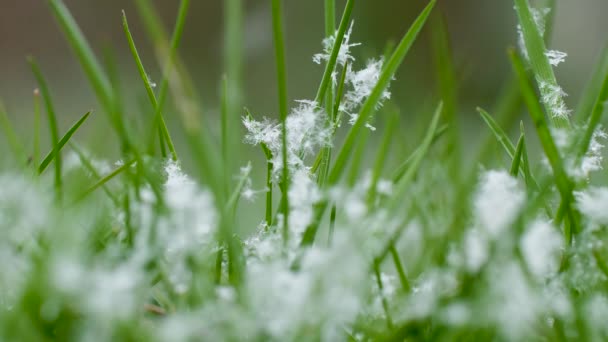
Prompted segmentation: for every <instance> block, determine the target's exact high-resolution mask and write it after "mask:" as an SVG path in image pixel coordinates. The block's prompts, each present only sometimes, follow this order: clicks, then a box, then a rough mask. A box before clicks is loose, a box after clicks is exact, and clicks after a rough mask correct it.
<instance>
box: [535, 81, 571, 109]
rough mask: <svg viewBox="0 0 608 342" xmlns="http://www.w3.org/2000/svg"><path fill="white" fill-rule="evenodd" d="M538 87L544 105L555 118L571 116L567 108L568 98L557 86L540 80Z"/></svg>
mask: <svg viewBox="0 0 608 342" xmlns="http://www.w3.org/2000/svg"><path fill="white" fill-rule="evenodd" d="M538 87H539V89H540V93H541V95H542V98H543V103H544V104H545V106H547V108H549V110H550V111H551V115H553V117H554V118H560V117H561V118H565V117H567V116H568V115H570V112H571V111H570V109H568V107H566V103H565V102H564V97H565V96H568V94H566V93H565V92H564V90H563V89H562V88H561V87H560V86H558V85H557V84H552V83H549V82H546V81H543V80H539V82H538Z"/></svg>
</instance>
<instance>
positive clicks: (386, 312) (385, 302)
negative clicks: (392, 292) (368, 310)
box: [373, 261, 394, 330]
mask: <svg viewBox="0 0 608 342" xmlns="http://www.w3.org/2000/svg"><path fill="white" fill-rule="evenodd" d="M373 269H374V276H375V278H376V286H378V290H379V292H380V297H381V301H382V309H383V310H384V315H385V316H386V325H387V327H388V329H389V330H393V328H394V325H393V319H392V317H391V313H390V310H389V308H388V300H387V299H386V297H385V296H384V284H383V283H382V276H381V275H380V263H379V262H377V261H376V262H374V267H373Z"/></svg>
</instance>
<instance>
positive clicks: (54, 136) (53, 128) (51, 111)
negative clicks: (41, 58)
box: [28, 57, 62, 199]
mask: <svg viewBox="0 0 608 342" xmlns="http://www.w3.org/2000/svg"><path fill="white" fill-rule="evenodd" d="M28 62H29V64H30V67H31V69H32V73H33V74H34V77H35V78H36V81H37V82H38V86H39V88H40V92H41V94H42V99H43V100H44V105H45V107H46V113H47V115H48V118H49V120H48V122H49V130H50V133H51V144H52V145H53V151H54V150H57V151H59V129H58V128H57V117H56V116H55V108H54V106H53V100H52V99H51V94H50V92H49V88H48V86H47V83H46V80H45V79H44V76H42V72H41V71H40V67H38V64H37V63H36V61H35V60H34V59H33V58H31V57H30V58H28ZM53 156H56V158H55V194H56V196H57V198H58V199H61V188H62V184H61V156H60V155H59V153H57V154H56V155H55V154H53Z"/></svg>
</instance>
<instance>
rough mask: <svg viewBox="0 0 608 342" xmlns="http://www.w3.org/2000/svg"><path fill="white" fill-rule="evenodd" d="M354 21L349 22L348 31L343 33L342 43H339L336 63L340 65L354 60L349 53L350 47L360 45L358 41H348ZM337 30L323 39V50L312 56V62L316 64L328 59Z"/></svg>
mask: <svg viewBox="0 0 608 342" xmlns="http://www.w3.org/2000/svg"><path fill="white" fill-rule="evenodd" d="M354 24H355V22H354V21H353V22H351V24H350V27H349V28H348V31H346V33H345V34H344V40H343V41H342V45H340V52H339V53H338V59H337V63H338V64H339V65H341V66H344V65H346V63H347V62H351V61H354V60H355V58H354V57H353V56H351V54H350V48H352V47H354V46H358V45H361V44H360V43H350V35H351V34H352V31H353V26H354ZM337 34H338V32H337V31H336V33H334V34H333V35H332V36H331V37H327V38H325V39H323V52H322V53H318V54H316V55H314V56H313V57H312V60H313V62H315V63H317V64H321V62H327V61H329V58H330V56H331V50H332V49H333V48H334V44H335V43H336V35H337Z"/></svg>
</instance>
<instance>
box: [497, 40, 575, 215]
mask: <svg viewBox="0 0 608 342" xmlns="http://www.w3.org/2000/svg"><path fill="white" fill-rule="evenodd" d="M509 56H510V58H511V63H512V65H513V68H514V70H515V72H516V74H517V76H518V78H519V83H520V89H521V91H522V95H523V97H524V100H525V102H526V106H527V107H528V111H529V113H530V116H531V118H532V121H533V122H534V126H535V128H536V133H537V134H538V137H539V139H540V142H541V145H542V147H543V150H544V152H545V156H547V159H548V160H549V164H550V165H551V168H552V170H553V174H554V178H555V184H556V185H557V189H558V190H559V193H560V195H561V197H562V206H565V208H570V202H571V200H572V182H571V180H570V179H569V177H568V174H567V173H566V170H565V168H564V163H563V159H562V157H561V155H560V153H559V150H558V149H557V145H556V144H555V141H554V140H553V136H552V135H551V132H550V131H549V126H548V124H547V121H546V119H545V116H544V115H543V112H542V108H541V106H540V102H539V100H538V98H537V97H536V94H535V93H534V89H533V88H532V85H531V83H530V80H529V79H528V76H527V74H526V71H525V69H524V65H523V62H522V60H521V58H520V57H519V55H518V54H517V53H516V52H515V51H514V50H513V49H510V50H509ZM567 211H570V209H568V210H567Z"/></svg>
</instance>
